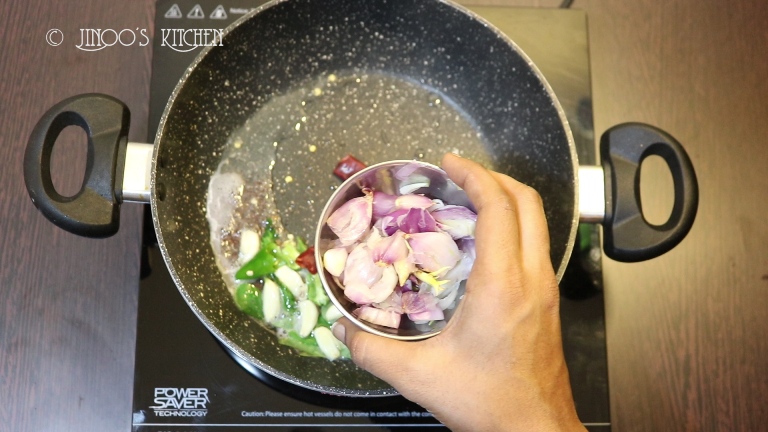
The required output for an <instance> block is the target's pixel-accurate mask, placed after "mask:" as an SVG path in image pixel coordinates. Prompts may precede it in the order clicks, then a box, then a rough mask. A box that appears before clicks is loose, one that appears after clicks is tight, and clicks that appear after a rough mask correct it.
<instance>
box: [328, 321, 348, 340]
mask: <svg viewBox="0 0 768 432" xmlns="http://www.w3.org/2000/svg"><path fill="white" fill-rule="evenodd" d="M331 332H332V333H333V335H334V336H335V337H336V339H338V340H339V341H340V342H341V343H346V342H345V341H344V336H346V333H347V329H346V328H344V326H343V325H341V324H339V322H338V321H336V322H335V323H333V324H332V325H331Z"/></svg>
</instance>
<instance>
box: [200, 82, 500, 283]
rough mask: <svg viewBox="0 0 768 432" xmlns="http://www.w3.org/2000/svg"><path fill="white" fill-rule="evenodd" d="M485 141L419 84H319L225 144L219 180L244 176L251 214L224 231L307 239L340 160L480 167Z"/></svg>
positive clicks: (295, 93) (223, 253)
mask: <svg viewBox="0 0 768 432" xmlns="http://www.w3.org/2000/svg"><path fill="white" fill-rule="evenodd" d="M483 141H484V140H483V136H482V135H481V134H480V133H479V132H478V131H477V128H476V127H475V126H474V125H473V124H472V123H471V121H470V120H469V119H468V118H467V116H466V115H465V114H464V113H463V112H462V111H461V110H460V109H459V108H458V107H456V106H455V104H453V103H452V101H451V100H450V99H448V98H447V97H446V96H445V95H443V94H441V93H439V92H437V91H434V90H432V89H430V88H427V87H425V86H423V85H422V84H420V83H416V82H414V81H412V80H408V79H404V78H401V77H397V76H393V75H387V74H383V73H358V72H349V73H343V72H337V73H332V74H327V75H323V76H321V77H319V78H317V79H315V80H311V81H308V82H306V83H304V84H303V85H301V86H298V87H296V88H294V89H293V90H291V91H288V92H286V93H285V94H282V95H278V96H274V97H273V98H272V99H271V100H269V101H268V102H266V103H265V104H264V105H263V106H262V107H261V108H260V109H259V110H258V111H257V112H256V113H255V114H254V115H253V116H252V117H251V118H249V119H248V120H247V121H246V122H245V123H244V124H243V125H242V127H240V128H239V129H237V130H236V131H234V132H233V133H232V135H231V136H230V137H229V140H228V144H227V146H226V148H225V149H224V153H223V157H222V162H221V165H220V166H219V169H218V170H217V175H221V174H223V173H227V172H235V173H237V174H238V175H239V176H241V178H242V179H243V182H244V186H243V187H242V188H240V190H242V191H244V192H242V193H241V195H245V198H242V197H241V198H239V199H240V200H241V201H242V205H243V206H247V207H254V206H255V207H256V208H251V209H249V210H247V211H244V210H242V209H241V210H237V211H233V217H232V221H231V223H230V224H229V228H228V229H229V230H235V231H236V230H237V229H239V228H241V227H243V226H254V225H255V224H259V223H260V222H262V221H263V220H265V219H266V218H268V217H275V216H278V215H279V223H280V225H281V226H282V227H284V229H285V230H287V231H288V232H291V233H293V234H296V235H299V236H302V237H303V238H305V239H312V238H313V237H314V231H315V225H316V224H317V218H318V217H319V214H320V212H321V211H322V208H323V206H324V205H325V202H326V201H327V199H328V198H329V197H330V195H331V193H332V192H333V190H334V189H335V188H336V187H337V186H338V185H339V184H340V183H341V181H340V180H339V179H338V178H336V177H334V175H333V174H332V172H333V169H334V167H335V166H336V163H337V162H338V161H339V160H340V159H341V158H342V157H344V156H345V155H347V154H352V155H353V156H354V157H356V158H357V159H359V160H361V161H363V162H365V163H366V164H369V165H370V164H374V163H377V162H382V161H386V160H393V159H418V160H423V161H426V162H431V163H439V162H440V159H441V158H442V156H443V154H444V153H446V152H456V153H459V154H462V155H464V156H465V157H469V158H472V159H474V160H477V161H478V162H481V163H487V162H489V161H487V160H486V159H487V158H488V156H487V150H485V148H486V147H485V145H484V142H483ZM237 193H238V192H235V194H237ZM246 217H247V218H250V219H249V220H245V219H243V218H246ZM217 237H218V240H217ZM212 242H213V246H214V251H215V252H216V253H217V256H219V261H220V266H221V265H222V264H226V263H227V262H232V259H231V258H232V257H235V256H236V254H237V252H236V251H237V249H236V248H235V247H236V246H237V244H236V241H230V242H227V241H226V239H224V238H222V236H220V235H217V233H214V236H213V238H212ZM217 242H218V244H217ZM222 257H224V259H222ZM232 264H233V265H234V262H233V263H232ZM225 267H226V265H225ZM222 270H224V271H225V273H227V272H231V271H232V270H233V269H232V268H229V269H224V268H222Z"/></svg>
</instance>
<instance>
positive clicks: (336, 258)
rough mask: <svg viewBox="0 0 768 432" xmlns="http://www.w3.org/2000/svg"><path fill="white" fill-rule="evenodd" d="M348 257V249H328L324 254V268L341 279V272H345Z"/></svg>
mask: <svg viewBox="0 0 768 432" xmlns="http://www.w3.org/2000/svg"><path fill="white" fill-rule="evenodd" d="M348 256H349V254H348V253H347V249H346V248H343V247H340V248H333V249H328V250H327V251H325V253H324V254H323V267H325V269H326V270H328V273H330V274H332V275H333V276H336V277H339V276H340V275H341V272H343V271H344V266H345V265H346V263H347V257H348Z"/></svg>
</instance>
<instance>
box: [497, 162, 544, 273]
mask: <svg viewBox="0 0 768 432" xmlns="http://www.w3.org/2000/svg"><path fill="white" fill-rule="evenodd" d="M491 175H492V176H493V177H494V178H495V179H496V181H497V182H498V183H499V184H500V185H501V187H502V188H503V189H504V190H505V191H506V192H507V193H508V194H509V195H511V196H513V197H514V199H515V204H516V206H517V209H518V219H519V221H520V226H519V229H520V234H519V235H520V247H521V249H522V254H523V257H524V258H525V259H528V258H533V259H536V260H542V259H543V260H545V261H546V262H550V256H549V229H548V227H547V216H546V214H545V212H544V202H543V201H542V199H541V195H539V193H538V192H537V191H536V190H535V189H533V188H531V187H530V186H527V185H525V184H523V183H520V182H519V181H517V180H515V179H513V178H512V177H509V176H507V175H504V174H501V173H497V172H491Z"/></svg>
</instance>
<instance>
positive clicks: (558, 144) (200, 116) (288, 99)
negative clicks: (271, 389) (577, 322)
mask: <svg viewBox="0 0 768 432" xmlns="http://www.w3.org/2000/svg"><path fill="white" fill-rule="evenodd" d="M569 134H570V132H569V131H568V129H567V127H566V126H565V122H564V119H563V115H562V113H561V110H560V109H559V105H558V104H557V102H556V101H555V100H554V97H553V96H552V93H551V91H550V90H549V89H548V86H547V85H546V84H545V83H543V80H542V78H541V77H540V75H539V73H538V72H537V71H536V70H535V68H534V67H532V66H531V64H530V63H529V60H528V59H527V58H526V57H525V56H524V55H523V54H521V53H520V51H519V50H518V49H517V48H516V47H515V45H514V44H513V43H512V42H511V41H509V40H508V39H507V38H506V37H505V36H503V35H501V34H500V33H499V32H497V31H496V30H495V29H494V28H492V27H491V26H490V25H488V24H487V23H485V22H483V21H481V20H480V19H479V18H477V17H476V16H475V15H473V14H471V13H469V12H467V11H465V10H463V9H460V8H458V7H456V6H454V5H452V4H449V3H446V2H441V1H431V0H398V1H383V0H367V1H357V0H350V1H346V0H324V1H311V0H287V1H280V2H274V3H270V4H268V5H266V6H265V7H263V8H261V9H259V10H257V11H254V13H252V14H251V15H249V16H247V17H245V18H244V19H243V20H241V21H239V22H238V23H236V24H234V25H233V26H232V27H230V28H229V29H228V30H227V32H226V34H225V36H224V38H223V40H222V44H221V46H216V47H212V48H209V49H207V50H206V51H204V52H203V53H202V54H201V55H200V56H199V57H198V59H197V60H196V61H195V63H194V64H193V65H192V66H191V67H190V68H189V70H188V72H187V74H186V75H185V77H184V78H183V80H182V81H181V82H180V84H179V85H178V87H177V88H176V90H175V92H174V94H173V96H172V98H171V100H170V101H169V104H168V106H167V108H166V111H165V113H164V115H163V119H162V121H161V125H160V129H159V132H158V136H157V139H156V147H155V160H154V172H153V187H152V198H151V204H152V210H153V216H154V223H155V228H156V231H157V234H158V240H159V242H160V245H161V249H162V251H163V255H164V257H165V260H166V263H167V265H168V268H169V270H170V271H171V274H172V276H173V278H174V280H175V282H176V284H177V285H178V287H179V290H180V291H181V293H182V294H183V296H184V298H185V300H186V301H187V302H188V303H189V305H190V306H191V307H192V309H193V310H194V312H195V313H196V314H197V316H198V317H199V318H200V319H201V321H202V322H203V323H204V324H205V325H206V326H207V327H208V328H209V329H210V331H211V332H213V334H214V335H215V336H216V337H217V338H218V339H219V340H221V342H222V343H223V344H224V345H226V346H227V347H228V348H229V349H230V350H231V351H232V352H234V353H235V354H236V355H237V356H239V357H241V358H242V359H243V360H244V361H245V362H247V363H249V364H250V365H253V366H256V367H257V368H259V369H260V370H263V371H265V372H267V373H269V374H272V375H274V376H276V377H278V378H282V379H284V380H286V381H288V382H291V383H294V384H297V385H299V386H302V387H307V388H310V389H314V390H318V391H321V392H325V393H334V394H344V395H355V396H381V395H387V394H392V393H393V392H394V390H393V389H391V387H390V386H389V385H388V384H386V383H384V382H383V381H381V380H379V379H377V378H375V377H373V376H372V375H370V374H368V373H367V372H365V371H362V370H360V369H358V368H357V367H355V366H354V365H353V363H352V362H350V361H336V362H329V361H327V360H324V359H317V358H308V357H302V356H299V355H298V354H296V353H295V352H294V351H292V350H291V349H290V348H287V347H284V346H282V345H280V344H278V343H277V341H276V338H275V336H274V335H273V334H272V333H271V332H270V331H268V330H266V329H264V328H262V327H261V326H259V325H258V324H256V323H255V322H254V321H253V320H252V319H251V318H249V317H248V316H246V315H245V314H244V313H242V312H240V311H239V310H238V309H237V308H236V306H235V304H234V302H233V300H232V297H231V295H230V294H229V292H228V291H227V289H226V286H225V284H224V282H223V280H222V277H221V275H220V273H219V271H218V269H217V267H216V264H215V261H214V256H213V253H212V250H211V246H210V242H209V227H208V224H207V221H206V214H205V203H206V193H207V188H208V183H209V180H210V177H211V175H212V174H213V173H214V172H215V170H216V169H217V167H218V166H219V164H220V162H221V161H222V158H223V157H229V159H230V160H231V161H232V163H233V164H238V163H241V164H244V166H246V167H249V168H250V169H252V175H251V178H249V181H253V182H263V183H262V184H265V185H268V186H269V189H267V190H268V191H269V190H270V189H271V192H268V193H267V195H270V196H265V197H264V199H265V200H266V201H268V202H269V205H274V208H275V209H276V211H277V213H278V214H279V215H280V218H281V220H282V224H283V226H284V227H285V228H286V229H287V230H288V231H289V232H292V233H294V234H297V235H301V236H303V237H304V238H307V239H311V238H313V234H314V230H315V224H316V220H317V217H318V215H319V212H320V211H321V210H322V207H323V205H324V204H325V202H326V200H327V199H328V197H329V196H330V195H331V192H332V190H333V188H334V187H335V186H337V185H338V184H339V183H340V181H339V180H338V179H337V178H335V177H334V176H333V175H332V171H333V168H334V166H335V164H336V162H337V161H338V160H339V159H340V158H342V157H343V156H344V155H346V154H353V155H354V156H355V157H357V158H358V159H360V160H362V161H364V162H366V163H368V164H373V163H376V162H381V161H385V160H391V159H411V158H417V159H420V160H424V161H427V162H432V163H439V161H440V158H441V156H442V155H443V154H444V153H445V152H448V151H453V152H457V153H459V154H462V155H463V156H465V157H468V158H472V159H474V160H477V161H479V162H481V163H483V164H485V165H486V166H488V167H491V168H493V169H495V170H498V171H501V172H504V173H508V174H510V175H512V176H514V177H516V178H518V179H520V180H521V181H523V182H525V183H527V184H529V185H531V186H533V187H535V188H536V189H537V190H538V191H539V193H540V194H541V195H542V197H543V199H544V203H545V208H546V213H547V218H548V222H549V227H550V231H551V239H552V241H551V254H552V262H553V265H554V267H555V269H561V268H562V267H563V266H564V265H565V263H566V261H567V257H568V256H569V254H570V249H571V247H572V244H573V237H574V232H575V231H574V230H575V227H576V223H577V221H578V215H577V214H576V209H575V207H576V206H575V190H574V184H575V175H576V174H575V173H576V169H577V162H576V160H575V156H574V149H573V146H572V140H571V139H570V135H569ZM235 143H237V144H235ZM499 229H504V227H503V226H499Z"/></svg>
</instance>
